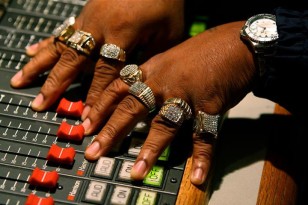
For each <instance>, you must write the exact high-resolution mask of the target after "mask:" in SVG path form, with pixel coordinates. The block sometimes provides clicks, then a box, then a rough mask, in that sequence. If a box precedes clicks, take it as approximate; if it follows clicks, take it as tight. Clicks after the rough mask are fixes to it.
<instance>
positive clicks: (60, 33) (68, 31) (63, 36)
mask: <svg viewBox="0 0 308 205" xmlns="http://www.w3.org/2000/svg"><path fill="white" fill-rule="evenodd" d="M74 24H75V17H74V16H71V17H69V18H67V19H65V20H64V22H63V23H62V24H61V25H60V26H58V27H57V28H55V29H54V30H53V31H52V35H54V36H55V39H56V40H59V41H61V42H64V43H66V41H67V40H68V39H69V38H70V37H71V36H72V35H73V34H74V32H75V29H74V27H73V25H74Z"/></svg>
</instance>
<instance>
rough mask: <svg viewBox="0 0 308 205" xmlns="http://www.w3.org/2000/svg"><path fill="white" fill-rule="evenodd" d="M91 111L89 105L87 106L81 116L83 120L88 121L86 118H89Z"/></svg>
mask: <svg viewBox="0 0 308 205" xmlns="http://www.w3.org/2000/svg"><path fill="white" fill-rule="evenodd" d="M90 110H91V107H90V106H89V105H86V106H85V107H84V108H83V111H82V114H81V119H82V120H84V119H86V117H87V116H88V114H89V112H90Z"/></svg>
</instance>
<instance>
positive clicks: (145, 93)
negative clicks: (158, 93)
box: [128, 81, 156, 112]
mask: <svg viewBox="0 0 308 205" xmlns="http://www.w3.org/2000/svg"><path fill="white" fill-rule="evenodd" d="M128 92H129V93H130V94H132V95H134V96H135V97H136V98H138V99H139V100H140V101H141V102H142V103H144V104H145V106H147V108H149V112H153V111H154V110H155V107H156V103H155V96H154V94H153V92H152V90H151V88H150V87H149V86H147V85H146V84H145V83H143V82H140V81H137V82H135V83H134V84H132V86H131V87H130V88H129V90H128Z"/></svg>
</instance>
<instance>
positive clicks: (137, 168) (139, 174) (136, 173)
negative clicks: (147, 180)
mask: <svg viewBox="0 0 308 205" xmlns="http://www.w3.org/2000/svg"><path fill="white" fill-rule="evenodd" d="M146 169H147V165H146V163H145V161H144V160H140V161H138V162H137V163H136V164H135V165H134V166H133V169H132V171H131V176H132V177H133V178H136V179H142V178H144V176H145V175H146Z"/></svg>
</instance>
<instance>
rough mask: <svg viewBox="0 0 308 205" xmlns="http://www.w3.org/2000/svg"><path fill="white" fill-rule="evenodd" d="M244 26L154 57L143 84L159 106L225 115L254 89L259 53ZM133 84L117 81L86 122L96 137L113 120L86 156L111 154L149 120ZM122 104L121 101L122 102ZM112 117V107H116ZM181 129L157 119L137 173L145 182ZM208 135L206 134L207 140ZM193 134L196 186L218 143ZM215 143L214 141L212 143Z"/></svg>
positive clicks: (214, 30)
mask: <svg viewBox="0 0 308 205" xmlns="http://www.w3.org/2000/svg"><path fill="white" fill-rule="evenodd" d="M243 24H244V22H234V23H229V24H225V25H222V26H218V27H215V28H212V29H210V30H207V31H205V32H204V33H202V34H199V35H197V36H195V37H192V38H190V39H188V40H187V41H185V42H183V43H181V44H179V45H177V46H175V47H173V48H171V49H169V50H167V51H166V52H164V53H161V54H158V55H156V56H154V57H152V58H151V59H150V60H148V61H147V62H145V63H144V64H142V65H141V66H140V69H141V70H142V73H143V82H144V83H145V84H146V85H147V86H148V87H150V88H151V90H152V92H153V93H154V96H155V100H156V106H157V107H160V106H162V105H163V103H164V102H165V101H166V100H167V99H170V98H174V97H176V98H180V99H182V100H184V101H185V102H187V103H188V104H189V105H190V107H191V109H192V111H193V114H194V115H196V114H197V113H198V111H203V112H205V113H207V114H209V115H217V114H224V113H226V112H227V111H228V110H229V109H230V108H232V107H233V106H235V105H236V104H237V103H239V102H240V101H241V100H242V99H243V98H244V96H245V95H246V94H247V93H248V92H250V91H251V89H252V86H253V84H254V79H255V76H256V72H257V71H256V68H255V65H254V61H253V55H252V54H251V52H250V51H249V49H248V48H247V46H246V45H245V44H244V43H243V42H242V41H241V40H240V34H239V31H240V29H241V27H242V26H243ZM128 90H129V85H127V84H126V83H124V82H123V81H122V80H121V79H116V80H114V81H113V82H112V83H111V84H110V85H109V86H108V87H107V88H106V90H105V91H104V92H102V95H101V97H100V99H101V101H100V102H98V103H96V104H95V105H94V106H93V107H92V109H91V111H90V113H89V114H88V117H87V119H86V120H85V121H84V122H83V126H84V127H85V130H86V133H87V134H89V133H92V132H94V131H95V130H97V129H98V127H100V126H101V123H102V122H105V121H107V123H106V124H105V125H104V127H103V128H102V130H101V131H100V132H99V134H98V135H97V137H96V138H95V140H94V141H93V143H92V145H91V146H90V147H88V148H87V150H86V152H85V157H86V158H87V159H90V160H96V159H98V158H99V157H100V156H101V155H105V154H106V153H107V152H108V151H109V150H111V148H112V146H113V145H114V143H115V142H116V141H118V140H120V139H121V138H123V137H124V136H125V135H126V134H128V132H129V131H130V130H131V129H133V127H134V126H135V124H136V123H137V122H138V121H140V120H142V119H144V118H146V116H147V115H148V113H149V109H148V108H147V106H145V105H144V104H143V103H141V102H140V101H139V100H140V99H139V100H138V99H137V98H136V97H135V96H133V95H127V96H126V97H124V99H123V100H122V101H121V99H122V96H124V95H126V94H127V92H128ZM119 101H120V102H119ZM115 102H117V103H118V102H119V104H118V105H117V107H116V109H115V111H114V112H113V113H112V115H111V117H110V118H108V114H106V112H107V113H108V108H109V107H112V106H116V104H117V103H115ZM178 129H179V125H177V124H174V123H170V121H168V120H166V119H165V118H164V117H162V115H160V114H158V115H156V116H155V117H154V118H153V120H152V122H151V126H150V130H149V133H148V136H147V138H146V141H145V143H144V144H143V146H142V150H141V152H140V154H139V155H138V157H137V159H136V162H135V165H134V167H133V169H132V171H131V176H132V178H133V179H143V178H144V177H145V176H146V174H147V173H148V172H149V170H150V169H151V167H152V166H153V165H154V164H155V163H156V160H157V159H158V157H159V156H160V155H161V153H162V152H163V151H164V149H165V148H166V147H167V146H168V145H169V144H170V142H171V141H172V140H173V138H174V137H175V136H176V133H177V131H178ZM202 135H205V136H202ZM202 135H201V136H200V135H196V134H194V135H193V154H192V156H193V166H192V175H191V182H192V183H194V184H196V185H199V184H202V183H203V182H204V181H205V179H206V175H207V173H208V170H209V166H210V163H211V157H212V154H213V148H214V146H213V141H211V140H209V141H204V138H207V136H208V135H209V134H202ZM208 142H209V143H208Z"/></svg>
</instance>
